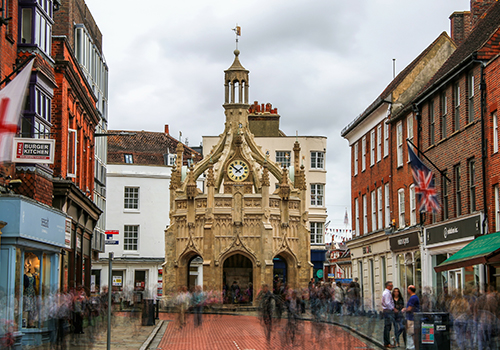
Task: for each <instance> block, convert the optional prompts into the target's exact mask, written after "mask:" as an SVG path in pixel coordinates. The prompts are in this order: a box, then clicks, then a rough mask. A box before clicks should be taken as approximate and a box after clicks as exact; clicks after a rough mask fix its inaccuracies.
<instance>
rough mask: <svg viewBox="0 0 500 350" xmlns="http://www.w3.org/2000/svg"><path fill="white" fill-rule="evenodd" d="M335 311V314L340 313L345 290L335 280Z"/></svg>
mask: <svg viewBox="0 0 500 350" xmlns="http://www.w3.org/2000/svg"><path fill="white" fill-rule="evenodd" d="M334 298H335V313H336V314H337V315H342V306H343V305H344V299H345V292H344V288H342V283H340V282H337V285H336V286H335V296H334Z"/></svg>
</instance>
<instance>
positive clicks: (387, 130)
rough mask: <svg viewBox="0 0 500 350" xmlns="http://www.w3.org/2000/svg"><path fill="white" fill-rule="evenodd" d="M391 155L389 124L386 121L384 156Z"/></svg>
mask: <svg viewBox="0 0 500 350" xmlns="http://www.w3.org/2000/svg"><path fill="white" fill-rule="evenodd" d="M387 156H389V124H387V123H384V158H385V157H387Z"/></svg>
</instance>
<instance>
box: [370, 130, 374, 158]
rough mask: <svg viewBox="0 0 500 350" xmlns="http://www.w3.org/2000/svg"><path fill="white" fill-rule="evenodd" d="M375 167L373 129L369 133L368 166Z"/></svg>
mask: <svg viewBox="0 0 500 350" xmlns="http://www.w3.org/2000/svg"><path fill="white" fill-rule="evenodd" d="M374 165H375V129H373V130H372V131H370V166H374Z"/></svg>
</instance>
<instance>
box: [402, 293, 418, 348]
mask: <svg viewBox="0 0 500 350" xmlns="http://www.w3.org/2000/svg"><path fill="white" fill-rule="evenodd" d="M416 291H417V289H416V288H415V286H414V285H410V286H408V295H409V296H410V297H409V299H408V304H406V307H405V308H404V309H403V310H401V311H402V312H406V337H407V339H406V349H407V350H414V349H415V321H414V318H413V315H414V313H415V312H420V299H418V296H417V295H416V294H415V293H416Z"/></svg>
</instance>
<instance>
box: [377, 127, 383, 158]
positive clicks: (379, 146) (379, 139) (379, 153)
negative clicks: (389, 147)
mask: <svg viewBox="0 0 500 350" xmlns="http://www.w3.org/2000/svg"><path fill="white" fill-rule="evenodd" d="M381 159H382V126H381V125H379V126H377V163H378V162H380V161H381Z"/></svg>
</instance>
